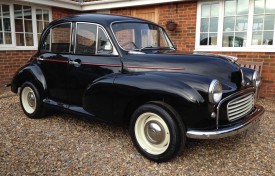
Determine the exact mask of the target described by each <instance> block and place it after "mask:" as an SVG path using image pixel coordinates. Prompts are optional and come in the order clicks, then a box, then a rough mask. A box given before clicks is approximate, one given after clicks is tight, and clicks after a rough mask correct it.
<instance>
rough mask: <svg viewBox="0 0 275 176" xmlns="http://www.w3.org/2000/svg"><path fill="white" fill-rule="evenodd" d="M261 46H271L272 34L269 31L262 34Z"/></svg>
mask: <svg viewBox="0 0 275 176" xmlns="http://www.w3.org/2000/svg"><path fill="white" fill-rule="evenodd" d="M263 45H273V32H270V31H266V32H264V35H263Z"/></svg>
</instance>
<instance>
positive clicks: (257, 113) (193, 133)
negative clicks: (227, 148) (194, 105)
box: [186, 105, 264, 139]
mask: <svg viewBox="0 0 275 176" xmlns="http://www.w3.org/2000/svg"><path fill="white" fill-rule="evenodd" d="M255 107H256V109H255V110H254V111H253V112H252V113H251V114H249V115H248V116H247V117H246V120H244V123H242V124H237V125H235V126H231V127H228V128H222V129H217V130H209V131H199V130H188V131H187V132H186V136H187V137H188V138H193V139H220V138H225V137H228V136H233V135H236V134H238V133H241V132H243V131H245V130H247V129H249V128H251V127H253V126H255V125H256V124H257V123H259V121H260V117H261V116H262V115H263V113H264V108H263V107H262V106H260V105H256V106H255Z"/></svg>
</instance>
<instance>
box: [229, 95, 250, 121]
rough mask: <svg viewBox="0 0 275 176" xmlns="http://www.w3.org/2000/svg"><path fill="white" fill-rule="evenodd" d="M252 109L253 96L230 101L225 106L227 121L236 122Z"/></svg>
mask: <svg viewBox="0 0 275 176" xmlns="http://www.w3.org/2000/svg"><path fill="white" fill-rule="evenodd" d="M253 107H254V94H248V95H244V96H241V97H238V98H236V99H234V100H231V101H230V102H229V103H228V105H227V116H228V119H229V121H233V120H237V119H239V118H241V117H243V116H245V115H246V114H248V113H249V112H250V111H251V110H252V109H253Z"/></svg>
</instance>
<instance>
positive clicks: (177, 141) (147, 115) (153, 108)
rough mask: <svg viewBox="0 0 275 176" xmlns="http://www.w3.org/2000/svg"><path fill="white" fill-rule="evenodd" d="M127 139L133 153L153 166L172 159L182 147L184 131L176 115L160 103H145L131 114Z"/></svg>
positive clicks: (171, 109) (167, 106)
mask: <svg viewBox="0 0 275 176" xmlns="http://www.w3.org/2000/svg"><path fill="white" fill-rule="evenodd" d="M130 135H131V138H132V141H133V143H134V145H135V147H136V148H137V150H138V151H139V152H140V153H141V154H142V155H143V156H145V157H146V158H148V159H150V160H153V161H156V162H163V161H167V160H169V159H171V158H173V157H175V156H176V155H177V154H178V153H179V152H180V151H181V150H182V149H183V147H184V144H185V128H184V125H183V123H182V121H181V119H180V118H179V115H178V114H177V113H176V111H174V110H173V108H172V107H170V106H169V105H167V104H164V103H160V102H159V103H147V104H145V105H142V106H140V107H139V108H138V109H137V110H136V111H135V112H134V114H133V115H132V118H131V122H130Z"/></svg>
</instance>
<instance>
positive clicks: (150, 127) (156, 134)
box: [144, 120, 165, 144]
mask: <svg viewBox="0 0 275 176" xmlns="http://www.w3.org/2000/svg"><path fill="white" fill-rule="evenodd" d="M144 133H145V137H146V139H147V140H148V141H149V142H151V143H152V144H160V143H162V141H163V140H164V139H165V130H164V129H163V126H162V125H161V124H160V123H159V122H157V121H155V120H153V121H149V122H147V123H146V124H145V128H144Z"/></svg>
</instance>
